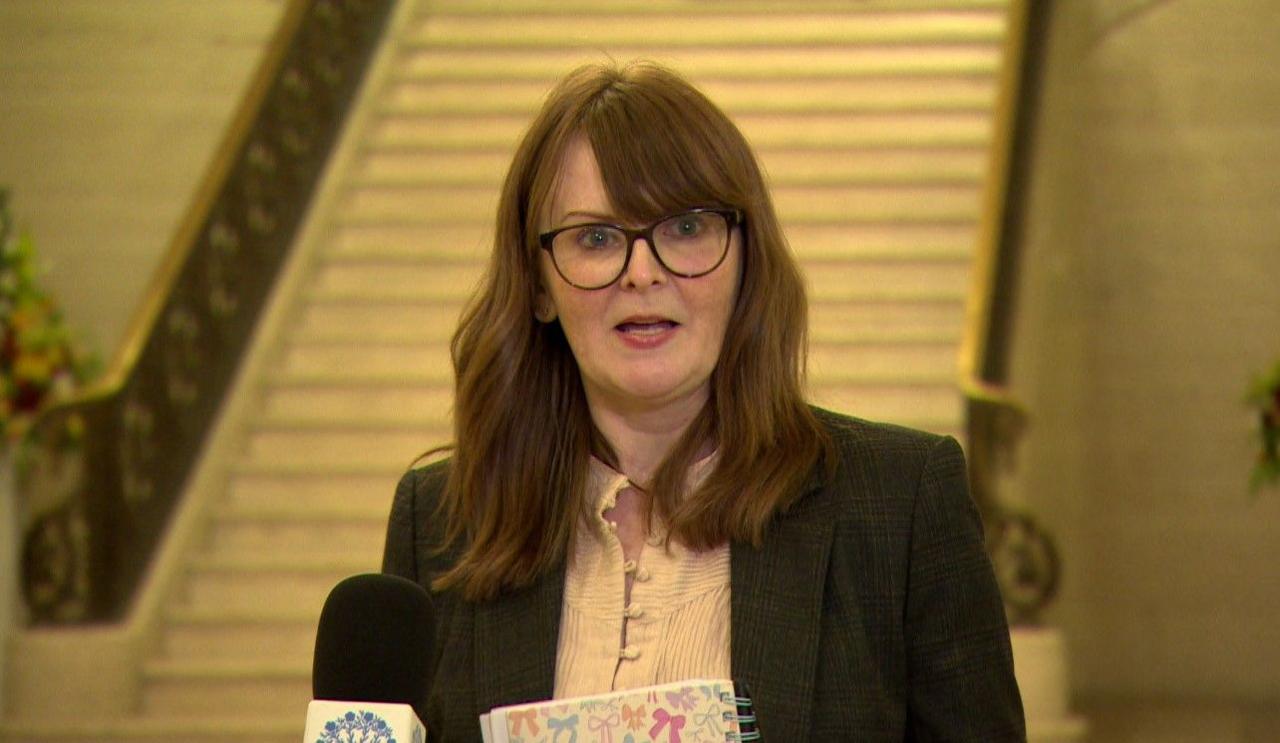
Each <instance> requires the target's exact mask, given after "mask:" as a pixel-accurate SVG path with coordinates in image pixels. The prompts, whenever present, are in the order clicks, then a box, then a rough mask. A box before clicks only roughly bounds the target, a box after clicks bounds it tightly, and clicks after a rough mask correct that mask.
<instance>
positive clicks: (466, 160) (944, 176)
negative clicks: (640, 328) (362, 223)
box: [351, 148, 986, 244]
mask: <svg viewBox="0 0 1280 743" xmlns="http://www.w3.org/2000/svg"><path fill="white" fill-rule="evenodd" d="M756 154H757V156H758V157H759V159H760V163H761V166H762V167H763V168H764V170H765V172H766V173H767V174H768V178H769V182H770V183H771V184H772V185H773V186H774V187H780V186H796V185H799V186H812V185H887V184H902V185H943V184H956V185H971V186H976V185H978V184H979V183H980V182H981V179H982V177H983V176H984V175H985V168H986V153H985V152H983V151H982V150H981V149H979V148H968V149H942V148H932V149H927V150H920V149H904V148H898V149H888V148H884V149H866V148H861V149H860V148H849V149H832V150H830V151H828V152H824V153H823V154H822V156H821V157H814V153H813V152H811V151H804V150H799V151H794V150H786V149H763V150H758V151H757V152H756ZM510 164H511V153H510V152H509V151H507V150H506V149H490V150H486V149H469V150H457V151H451V150H425V151H412V150H409V151H391V152H387V151H378V150H373V151H371V152H369V153H366V154H365V155H364V156H363V157H362V158H361V160H360V164H359V166H358V174H357V175H356V176H354V177H353V179H352V181H351V182H352V183H353V184H355V185H356V186H359V187H375V188H385V187H388V186H409V187H423V186H450V187H467V186H485V187H489V188H492V189H493V190H494V191H495V192H496V191H497V190H498V187H499V184H500V183H501V182H502V178H503V177H504V176H505V174H506V172H507V167H508V166H509V165H510ZM442 229H443V228H442ZM475 237H476V236H475V235H474V234H472V233H470V232H464V233H460V234H459V235H457V238H458V239H457V240H456V241H457V242H463V243H468V244H469V243H470V241H472V240H474V239H475ZM487 238H488V235H487V234H486V235H483V239H484V240H487ZM482 241H483V240H482Z"/></svg>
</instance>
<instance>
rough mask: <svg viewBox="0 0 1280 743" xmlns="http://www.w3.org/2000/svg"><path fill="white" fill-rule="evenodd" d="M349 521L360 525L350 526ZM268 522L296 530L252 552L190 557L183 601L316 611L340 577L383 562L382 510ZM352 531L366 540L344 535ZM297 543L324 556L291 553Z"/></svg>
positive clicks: (199, 605)
mask: <svg viewBox="0 0 1280 743" xmlns="http://www.w3.org/2000/svg"><path fill="white" fill-rule="evenodd" d="M352 523H355V524H357V525H358V526H359V528H358V529H355V530H353V529H351V524H352ZM266 526H267V525H265V524H264V525H260V527H266ZM271 526H272V527H275V526H282V527H284V528H282V531H285V530H288V529H291V530H293V532H294V533H290V534H288V535H287V537H282V538H281V540H280V542H278V543H277V544H276V545H273V546H272V547H271V548H270V549H269V550H268V549H262V550H260V551H258V552H256V553H251V554H252V557H250V558H245V557H243V555H244V554H245V551H244V550H235V551H225V552H223V553H221V554H220V553H218V552H213V553H211V555H206V556H204V557H202V558H200V559H197V560H194V561H193V562H192V564H191V569H190V575H189V576H188V578H187V581H186V583H185V585H184V586H183V594H184V597H185V603H184V604H183V605H184V606H188V607H191V608H196V609H245V608H252V607H255V606H272V605H274V606H287V607H290V608H292V609H297V610H298V611H299V612H304V611H312V612H315V616H316V617H319V616H320V607H321V606H323V604H324V600H325V597H327V596H328V595H329V591H330V590H331V589H332V588H333V587H334V586H335V585H337V583H338V581H340V580H342V579H343V578H346V577H348V576H350V575H354V574H356V573H368V572H376V571H377V570H378V568H379V566H380V565H381V562H382V550H381V544H382V539H383V538H384V537H385V534H386V518H385V516H384V517H381V518H365V519H356V518H354V517H353V518H351V519H347V520H344V521H341V522H330V523H324V522H321V521H318V520H294V521H290V522H288V523H286V524H283V525H276V524H273V525H271ZM308 529H309V531H307V537H308V538H307V541H306V542H305V543H301V544H299V543H297V540H296V539H295V537H296V536H297V535H298V533H302V531H303V530H308ZM353 533H354V534H358V535H359V536H360V537H361V538H362V539H364V540H365V541H361V542H353V541H350V540H348V539H343V538H342V537H346V536H348V535H351V534H353ZM369 537H372V538H371V539H370V538H369ZM286 543H287V546H286ZM300 549H301V550H306V549H310V550H312V551H313V552H315V553H327V554H326V556H325V557H324V558H321V557H320V556H319V554H306V553H303V554H302V557H295V554H297V550H300Z"/></svg>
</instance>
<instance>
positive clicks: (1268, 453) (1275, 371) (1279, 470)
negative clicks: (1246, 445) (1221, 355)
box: [1246, 361, 1280, 492]
mask: <svg viewBox="0 0 1280 743" xmlns="http://www.w3.org/2000/svg"><path fill="white" fill-rule="evenodd" d="M1246 399H1247V402H1248V404H1249V407H1250V408H1253V409H1254V410H1256V411H1257V413H1258V444H1259V451H1258V461H1257V463H1256V464H1255V465H1254V468H1253V476H1252V477H1251V478H1250V479H1249V485H1250V487H1251V488H1252V489H1253V490H1254V491H1255V492H1256V491H1258V490H1261V489H1262V488H1264V487H1268V486H1271V487H1275V486H1277V485H1280V361H1278V362H1276V364H1275V366H1273V367H1271V370H1270V371H1268V372H1266V373H1264V374H1262V375H1260V376H1258V377H1257V378H1256V379H1254V380H1253V383H1252V384H1250V385H1249V395H1248V397H1247V398H1246Z"/></svg>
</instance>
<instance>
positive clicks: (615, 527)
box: [609, 521, 618, 534]
mask: <svg viewBox="0 0 1280 743" xmlns="http://www.w3.org/2000/svg"><path fill="white" fill-rule="evenodd" d="M609 531H610V532H612V533H614V534H617V533H618V522H617V521H610V522H609Z"/></svg>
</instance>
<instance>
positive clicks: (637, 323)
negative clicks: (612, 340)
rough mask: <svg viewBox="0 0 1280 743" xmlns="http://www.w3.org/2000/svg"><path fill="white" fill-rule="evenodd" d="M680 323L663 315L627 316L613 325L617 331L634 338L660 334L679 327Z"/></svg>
mask: <svg viewBox="0 0 1280 743" xmlns="http://www.w3.org/2000/svg"><path fill="white" fill-rule="evenodd" d="M679 326H680V323H678V322H676V321H675V320H668V319H667V318H665V317H629V318H627V319H626V320H623V321H622V322H620V323H618V324H617V325H615V326H614V329H615V330H617V331H618V332H619V333H622V334H624V335H627V336H631V337H635V338H644V337H651V336H657V335H661V334H662V333H665V332H667V331H669V330H674V329H675V328H677V327H679Z"/></svg>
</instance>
